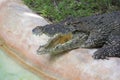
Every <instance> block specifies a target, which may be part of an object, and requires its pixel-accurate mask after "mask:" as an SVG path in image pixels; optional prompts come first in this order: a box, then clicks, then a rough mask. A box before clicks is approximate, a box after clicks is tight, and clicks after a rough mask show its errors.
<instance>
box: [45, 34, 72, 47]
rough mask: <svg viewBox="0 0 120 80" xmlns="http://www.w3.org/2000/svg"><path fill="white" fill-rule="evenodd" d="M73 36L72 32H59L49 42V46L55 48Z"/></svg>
mask: <svg viewBox="0 0 120 80" xmlns="http://www.w3.org/2000/svg"><path fill="white" fill-rule="evenodd" d="M72 38H73V35H72V33H68V34H57V35H56V36H55V38H54V39H52V41H51V42H50V43H49V45H48V46H47V48H53V47H55V46H57V45H59V44H64V43H66V42H68V41H69V40H71V39H72Z"/></svg>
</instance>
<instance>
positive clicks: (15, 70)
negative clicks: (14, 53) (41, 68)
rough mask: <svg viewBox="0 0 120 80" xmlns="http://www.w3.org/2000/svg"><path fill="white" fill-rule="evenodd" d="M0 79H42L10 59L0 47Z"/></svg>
mask: <svg viewBox="0 0 120 80" xmlns="http://www.w3.org/2000/svg"><path fill="white" fill-rule="evenodd" d="M0 80H42V79H40V78H39V77H37V76H36V75H34V74H33V73H31V72H29V71H27V70H25V69H24V68H22V67H20V65H18V64H17V63H15V62H14V61H13V60H12V59H10V58H9V57H8V56H7V55H6V54H5V52H3V51H2V50H1V49H0Z"/></svg>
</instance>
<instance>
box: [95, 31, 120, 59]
mask: <svg viewBox="0 0 120 80" xmlns="http://www.w3.org/2000/svg"><path fill="white" fill-rule="evenodd" d="M114 33H115V35H113V34H112V35H111V36H110V37H109V39H108V41H107V42H106V45H105V46H103V47H102V48H101V49H99V50H98V51H96V52H95V53H94V55H93V58H94V59H107V58H108V57H119V58H120V35H119V34H120V33H119V31H118V32H117V31H116V32H114ZM116 33H117V35H116Z"/></svg>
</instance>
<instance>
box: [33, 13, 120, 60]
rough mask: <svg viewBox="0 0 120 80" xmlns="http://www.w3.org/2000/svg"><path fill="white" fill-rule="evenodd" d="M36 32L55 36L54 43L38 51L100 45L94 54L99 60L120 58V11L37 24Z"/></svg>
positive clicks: (49, 43)
mask: <svg viewBox="0 0 120 80" xmlns="http://www.w3.org/2000/svg"><path fill="white" fill-rule="evenodd" d="M33 33H34V34H39V35H40V34H46V35H48V36H51V40H50V42H48V44H47V45H45V46H43V47H40V48H39V49H38V53H39V52H46V51H47V52H48V53H51V54H52V53H55V54H57V53H60V52H64V51H69V50H72V49H75V48H79V47H82V48H100V49H98V50H97V51H96V52H95V53H94V55H93V57H94V58H95V59H107V58H108V57H120V11H116V12H112V13H105V14H102V15H93V16H88V17H81V18H68V19H66V20H64V21H62V22H59V23H57V24H50V25H46V26H42V27H41V26H37V27H36V28H35V29H33ZM68 36H69V37H68ZM56 41H57V43H55V44H54V46H53V43H54V42H56ZM59 41H62V43H59ZM51 46H52V47H51ZM43 48H44V49H43Z"/></svg>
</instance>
